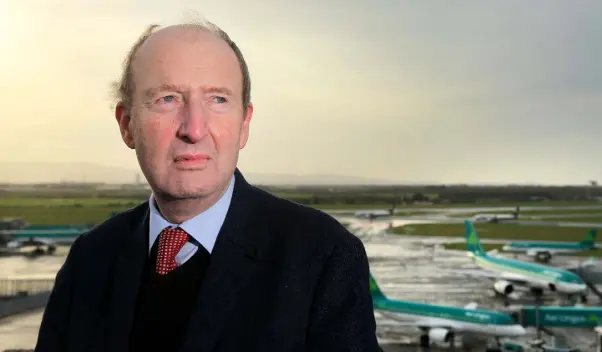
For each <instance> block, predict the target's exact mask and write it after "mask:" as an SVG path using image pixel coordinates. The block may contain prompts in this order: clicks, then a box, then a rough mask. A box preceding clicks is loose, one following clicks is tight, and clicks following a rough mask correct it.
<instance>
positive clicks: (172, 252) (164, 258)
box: [155, 227, 188, 275]
mask: <svg viewBox="0 0 602 352" xmlns="http://www.w3.org/2000/svg"><path fill="white" fill-rule="evenodd" d="M187 241H188V234H187V233H186V231H184V230H182V229H181V228H179V227H177V228H175V229H172V228H170V227H167V228H165V229H164V230H163V231H161V233H160V234H159V250H158V252H157V264H156V266H155V270H156V271H157V273H158V274H159V275H165V274H167V273H169V272H170V271H172V270H174V269H175V268H176V267H177V266H178V265H177V264H176V254H178V252H179V251H180V249H182V247H183V246H184V245H185V244H186V242H187Z"/></svg>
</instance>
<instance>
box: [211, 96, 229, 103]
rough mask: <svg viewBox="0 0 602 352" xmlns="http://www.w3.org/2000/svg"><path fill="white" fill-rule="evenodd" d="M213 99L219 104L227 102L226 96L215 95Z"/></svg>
mask: <svg viewBox="0 0 602 352" xmlns="http://www.w3.org/2000/svg"><path fill="white" fill-rule="evenodd" d="M213 99H214V101H215V102H216V103H218V104H223V103H225V102H226V98H224V97H213Z"/></svg>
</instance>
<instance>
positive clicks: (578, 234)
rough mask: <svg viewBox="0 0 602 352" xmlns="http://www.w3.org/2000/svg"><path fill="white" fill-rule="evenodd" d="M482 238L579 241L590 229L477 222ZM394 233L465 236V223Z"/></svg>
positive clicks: (414, 227) (397, 229) (402, 229)
mask: <svg viewBox="0 0 602 352" xmlns="http://www.w3.org/2000/svg"><path fill="white" fill-rule="evenodd" d="M474 227H475V229H476V230H477V233H478V234H479V237H480V238H492V239H496V238H500V239H513V240H540V241H544V240H549V241H578V240H581V239H582V238H583V237H584V236H585V234H586V233H587V231H588V229H586V228H582V227H550V226H520V225H511V224H475V225H474ZM393 233H396V234H404V235H416V236H449V237H463V236H464V225H463V224H412V225H406V226H403V227H395V228H393Z"/></svg>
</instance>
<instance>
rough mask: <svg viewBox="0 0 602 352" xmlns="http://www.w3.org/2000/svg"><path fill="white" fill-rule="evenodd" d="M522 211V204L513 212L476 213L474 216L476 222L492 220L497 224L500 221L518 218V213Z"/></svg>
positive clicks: (491, 221)
mask: <svg viewBox="0 0 602 352" xmlns="http://www.w3.org/2000/svg"><path fill="white" fill-rule="evenodd" d="M519 212H520V206H517V207H516V210H515V211H514V212H513V213H511V214H475V215H474V216H473V217H472V221H474V222H490V223H495V224H497V223H498V222H500V221H506V220H518V213H519Z"/></svg>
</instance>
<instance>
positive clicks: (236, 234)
mask: <svg viewBox="0 0 602 352" xmlns="http://www.w3.org/2000/svg"><path fill="white" fill-rule="evenodd" d="M235 176H236V180H235V185H234V192H233V195H232V201H231V203H230V208H229V209H228V213H227V215H226V219H225V221H224V225H223V226H222V228H221V230H220V233H219V236H218V239H217V242H216V244H215V247H214V249H213V252H212V254H211V264H210V265H209V268H208V270H207V274H206V276H205V279H204V280H203V284H202V286H201V289H200V293H199V297H198V300H197V303H196V305H195V307H194V308H193V311H192V314H191V318H190V323H189V327H188V332H187V335H186V339H185V341H184V344H183V346H182V349H181V351H182V352H200V351H203V352H208V351H211V350H212V349H213V347H214V346H215V343H216V342H217V340H218V338H219V337H220V334H222V333H223V330H224V327H225V324H226V322H227V321H228V319H229V316H230V314H232V313H233V311H234V308H235V306H236V303H237V301H238V299H239V298H240V297H241V295H243V289H244V287H245V286H246V285H247V284H248V283H249V281H250V280H251V278H252V277H253V274H254V272H255V271H256V268H257V266H258V265H257V264H258V262H259V260H260V259H261V252H262V246H263V244H264V242H265V233H266V231H265V225H264V224H265V218H263V217H262V216H261V215H260V214H258V213H259V212H258V211H257V205H256V204H255V203H252V201H253V197H254V196H255V195H254V194H253V189H252V187H251V186H250V185H249V184H248V183H247V182H246V181H245V180H244V178H243V177H242V175H241V174H240V172H238V170H237V171H236V172H235ZM253 205H254V206H253Z"/></svg>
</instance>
